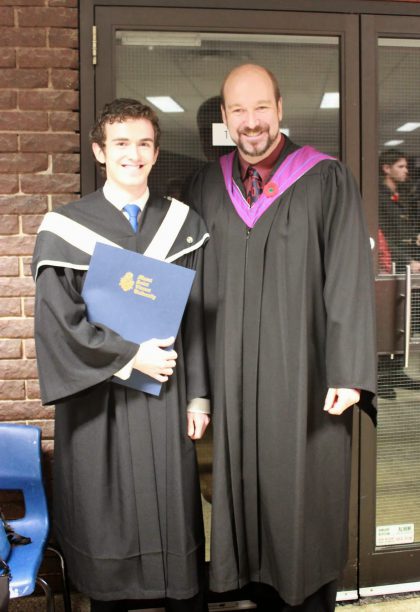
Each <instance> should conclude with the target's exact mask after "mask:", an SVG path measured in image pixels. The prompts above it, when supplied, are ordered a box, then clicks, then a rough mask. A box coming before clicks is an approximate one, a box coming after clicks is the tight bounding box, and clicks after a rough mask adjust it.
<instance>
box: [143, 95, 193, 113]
mask: <svg viewBox="0 0 420 612" xmlns="http://www.w3.org/2000/svg"><path fill="white" fill-rule="evenodd" d="M146 100H149V102H150V103H151V104H153V106H156V108H158V109H159V110H161V111H162V113H183V112H184V109H183V108H182V106H180V105H179V104H178V102H175V100H174V99H173V98H171V96H146Z"/></svg>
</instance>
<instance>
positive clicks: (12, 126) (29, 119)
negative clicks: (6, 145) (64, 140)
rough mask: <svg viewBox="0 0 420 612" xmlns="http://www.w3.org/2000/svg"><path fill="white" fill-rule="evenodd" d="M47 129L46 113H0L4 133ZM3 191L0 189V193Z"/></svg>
mask: <svg viewBox="0 0 420 612" xmlns="http://www.w3.org/2000/svg"><path fill="white" fill-rule="evenodd" d="M47 129H48V113H46V112H43V111H25V112H22V111H5V112H4V113H0V130H3V131H4V132H8V131H11V132H14V133H16V132H21V131H25V132H44V131H45V130H47ZM2 191H3V190H2V189H0V193H1V192H2Z"/></svg>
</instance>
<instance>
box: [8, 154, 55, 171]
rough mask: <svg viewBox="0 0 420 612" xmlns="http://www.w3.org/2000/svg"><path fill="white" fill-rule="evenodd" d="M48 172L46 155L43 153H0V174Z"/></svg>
mask: <svg viewBox="0 0 420 612" xmlns="http://www.w3.org/2000/svg"><path fill="white" fill-rule="evenodd" d="M45 170H48V155H47V154H44V153H15V154H14V155H3V154H1V153H0V172H5V173H8V172H21V173H22V172H43V171H45Z"/></svg>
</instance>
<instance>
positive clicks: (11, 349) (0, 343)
mask: <svg viewBox="0 0 420 612" xmlns="http://www.w3.org/2000/svg"><path fill="white" fill-rule="evenodd" d="M28 342H29V340H28ZM0 355H1V358H2V359H20V358H21V357H22V341H21V340H0Z"/></svg>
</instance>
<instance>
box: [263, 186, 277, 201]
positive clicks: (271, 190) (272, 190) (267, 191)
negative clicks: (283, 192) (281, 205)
mask: <svg viewBox="0 0 420 612" xmlns="http://www.w3.org/2000/svg"><path fill="white" fill-rule="evenodd" d="M278 192H279V187H278V185H277V184H276V183H267V185H266V186H265V187H264V195H266V196H267V197H268V198H274V196H276V195H277V194H278Z"/></svg>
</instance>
